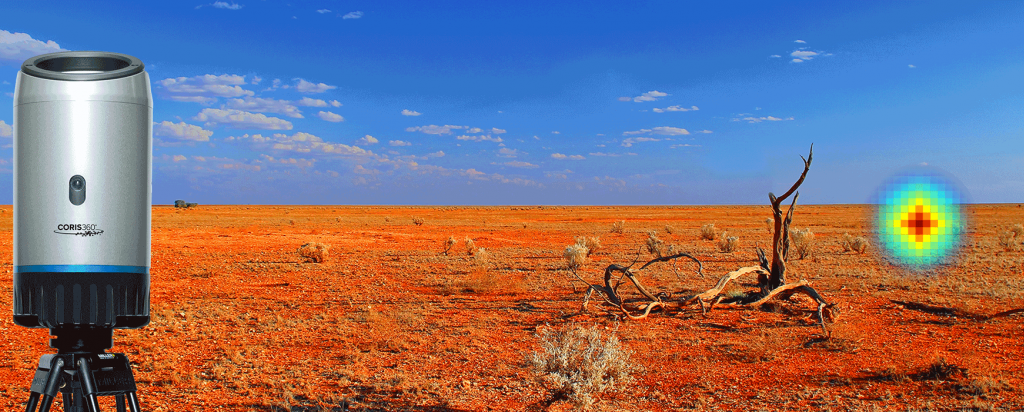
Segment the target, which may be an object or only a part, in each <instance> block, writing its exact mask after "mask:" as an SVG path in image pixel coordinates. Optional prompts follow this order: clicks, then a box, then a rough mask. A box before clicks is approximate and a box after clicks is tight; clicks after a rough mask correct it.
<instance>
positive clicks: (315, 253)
mask: <svg viewBox="0 0 1024 412" xmlns="http://www.w3.org/2000/svg"><path fill="white" fill-rule="evenodd" d="M330 249H331V246H330V245H325V244H323V243H316V242H309V243H306V244H304V245H302V246H300V247H299V256H302V257H303V258H304V259H306V261H307V262H315V263H323V262H324V261H325V260H327V251H328V250H330Z"/></svg>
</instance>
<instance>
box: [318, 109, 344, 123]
mask: <svg viewBox="0 0 1024 412" xmlns="http://www.w3.org/2000/svg"><path fill="white" fill-rule="evenodd" d="M316 115H317V116H320V118H321V119H324V120H326V121H328V122H333V123H337V122H344V121H345V118H344V117H341V115H340V114H337V113H332V112H323V111H322V112H320V113H317V114H316Z"/></svg>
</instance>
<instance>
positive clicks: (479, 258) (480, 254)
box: [473, 248, 491, 266]
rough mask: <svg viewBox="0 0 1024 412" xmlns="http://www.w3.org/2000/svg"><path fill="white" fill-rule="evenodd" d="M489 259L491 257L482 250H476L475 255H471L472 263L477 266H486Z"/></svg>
mask: <svg viewBox="0 0 1024 412" xmlns="http://www.w3.org/2000/svg"><path fill="white" fill-rule="evenodd" d="M490 259H491V255H490V254H489V253H487V251H486V250H484V248H480V249H477V250H476V253H473V262H474V263H476V264H477V265H481V266H483V265H486V264H487V262H489V261H490Z"/></svg>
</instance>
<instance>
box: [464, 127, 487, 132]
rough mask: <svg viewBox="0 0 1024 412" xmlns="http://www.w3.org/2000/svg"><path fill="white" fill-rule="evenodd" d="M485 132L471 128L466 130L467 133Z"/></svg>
mask: <svg viewBox="0 0 1024 412" xmlns="http://www.w3.org/2000/svg"><path fill="white" fill-rule="evenodd" d="M483 131H484V129H481V128H479V127H470V128H469V130H466V133H483Z"/></svg>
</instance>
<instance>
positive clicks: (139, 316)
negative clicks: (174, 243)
mask: <svg viewBox="0 0 1024 412" xmlns="http://www.w3.org/2000/svg"><path fill="white" fill-rule="evenodd" d="M152 132H153V99H152V95H151V92H150V82H149V76H148V75H147V74H146V72H145V71H144V68H143V65H142V62H141V61H139V60H138V59H136V58H134V57H131V56H127V55H123V54H116V53H104V52H61V53H51V54H46V55H42V56H37V57H33V58H31V59H29V60H27V61H26V62H25V64H23V65H22V70H21V71H20V72H19V73H18V79H17V85H16V87H15V96H14V286H15V287H14V294H15V296H14V312H15V313H14V318H15V322H16V323H18V324H20V325H22V326H28V327H49V328H60V327H106V328H133V327H140V326H143V325H145V324H146V323H148V321H149V267H150V221H151V204H152V202H151V200H152V192H151V191H152V184H151V182H152V157H153V156H152V153H153V149H152V147H153V143H152V142H153V139H152V134H153V133H152Z"/></svg>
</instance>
